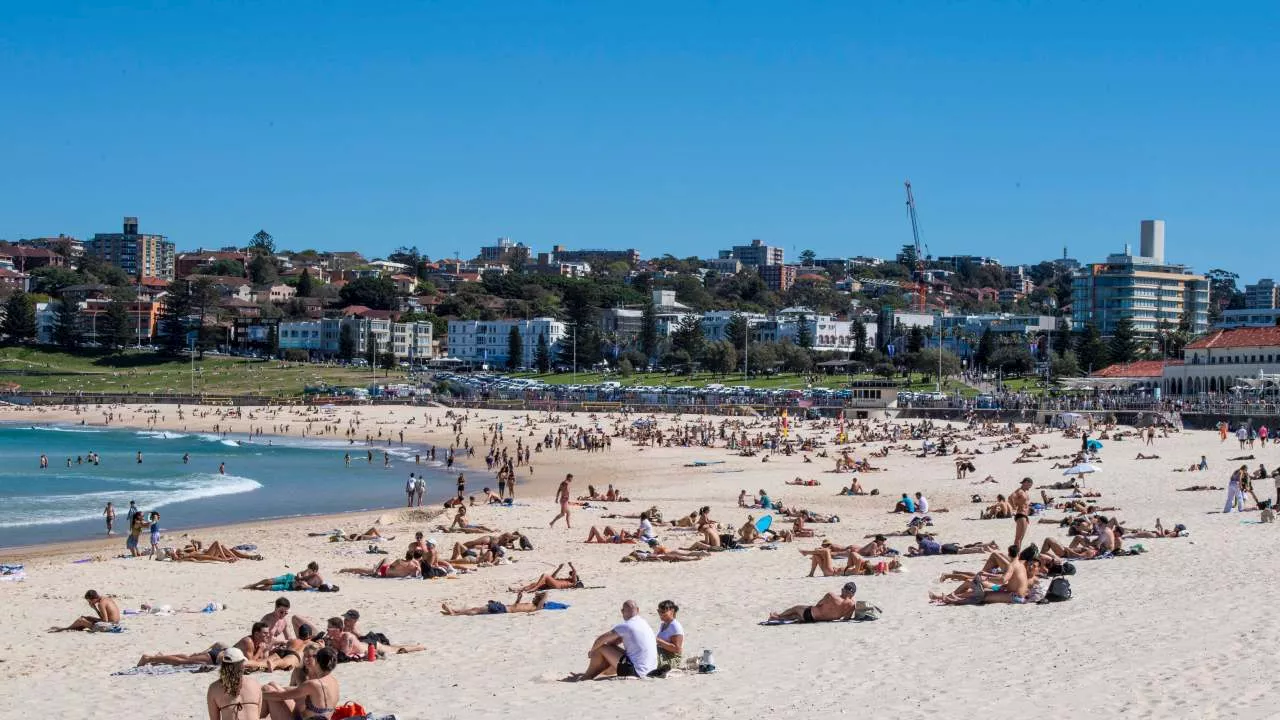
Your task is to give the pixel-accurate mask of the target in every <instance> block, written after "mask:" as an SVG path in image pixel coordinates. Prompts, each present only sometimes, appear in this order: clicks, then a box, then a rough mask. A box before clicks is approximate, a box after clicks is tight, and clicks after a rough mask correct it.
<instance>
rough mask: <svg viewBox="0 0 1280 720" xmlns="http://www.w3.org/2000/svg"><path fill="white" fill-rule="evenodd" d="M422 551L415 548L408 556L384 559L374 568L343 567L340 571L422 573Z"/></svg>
mask: <svg viewBox="0 0 1280 720" xmlns="http://www.w3.org/2000/svg"><path fill="white" fill-rule="evenodd" d="M422 557H423V555H422V551H421V550H415V551H414V553H413V555H411V556H410V557H408V558H397V559H395V560H383V561H381V562H379V563H378V564H377V565H375V566H373V568H355V567H351V568H342V569H341V570H339V571H338V572H340V573H347V574H349V575H361V576H363V577H383V578H402V577H419V576H420V575H422Z"/></svg>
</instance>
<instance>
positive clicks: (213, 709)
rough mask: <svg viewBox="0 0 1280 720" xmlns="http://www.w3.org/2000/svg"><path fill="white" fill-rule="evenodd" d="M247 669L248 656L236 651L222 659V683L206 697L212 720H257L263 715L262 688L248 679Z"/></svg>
mask: <svg viewBox="0 0 1280 720" xmlns="http://www.w3.org/2000/svg"><path fill="white" fill-rule="evenodd" d="M244 665H245V657H244V653H242V652H240V651H239V650H237V649H236V648H228V649H226V650H223V651H222V653H221V654H220V655H219V656H218V679H217V680H215V681H214V682H213V683H212V684H211V685H209V691H208V692H207V693H205V702H206V704H207V705H208V708H209V720H257V719H258V718H259V717H260V716H261V715H262V686H260V685H258V681H257V680H254V679H253V678H247V677H245V676H244ZM271 717H273V718H274V717H275V715H272V716H271Z"/></svg>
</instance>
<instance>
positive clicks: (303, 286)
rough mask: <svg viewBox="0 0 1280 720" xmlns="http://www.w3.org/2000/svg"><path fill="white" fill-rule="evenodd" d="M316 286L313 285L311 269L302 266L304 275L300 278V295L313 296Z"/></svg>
mask: <svg viewBox="0 0 1280 720" xmlns="http://www.w3.org/2000/svg"><path fill="white" fill-rule="evenodd" d="M314 291H315V288H313V287H312V286H311V271H310V270H308V269H307V268H302V275H301V276H300V277H299V278H298V297H311V293H312V292H314Z"/></svg>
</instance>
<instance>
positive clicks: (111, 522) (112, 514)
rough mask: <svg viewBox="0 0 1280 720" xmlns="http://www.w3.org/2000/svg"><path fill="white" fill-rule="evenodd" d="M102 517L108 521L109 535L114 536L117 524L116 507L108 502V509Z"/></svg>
mask: <svg viewBox="0 0 1280 720" xmlns="http://www.w3.org/2000/svg"><path fill="white" fill-rule="evenodd" d="M102 516H103V517H105V518H106V519H107V535H114V534H115V524H116V508H115V506H114V505H112V504H111V503H110V502H107V507H106V509H104V510H103V511H102Z"/></svg>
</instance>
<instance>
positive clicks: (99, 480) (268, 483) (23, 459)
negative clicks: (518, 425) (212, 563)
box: [0, 425, 485, 548]
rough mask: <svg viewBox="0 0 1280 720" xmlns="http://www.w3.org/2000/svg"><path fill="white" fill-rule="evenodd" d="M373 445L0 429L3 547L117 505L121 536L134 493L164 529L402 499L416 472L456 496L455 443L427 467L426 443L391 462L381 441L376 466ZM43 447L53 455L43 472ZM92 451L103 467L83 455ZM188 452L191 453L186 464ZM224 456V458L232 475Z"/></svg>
mask: <svg viewBox="0 0 1280 720" xmlns="http://www.w3.org/2000/svg"><path fill="white" fill-rule="evenodd" d="M268 443H269V444H268ZM384 447H385V446H384ZM368 449H369V448H367V447H366V446H364V445H361V444H359V443H357V444H356V445H348V444H347V442H346V441H345V440H340V439H332V440H310V439H308V440H303V439H298V438H282V437H265V436H259V437H256V438H253V439H252V440H251V439H250V438H249V436H247V435H235V434H231V435H226V436H222V435H213V434H201V433H190V434H188V433H177V432H161V431H155V432H151V431H135V430H101V429H96V428H85V427H56V426H35V427H33V426H18V425H0V547H11V546H14V545H29V544H32V543H42V542H52V541H58V540H80V539H85V538H92V537H102V536H105V534H106V525H105V523H104V521H103V518H102V510H103V508H104V507H105V506H106V504H107V502H108V501H111V502H113V503H115V507H116V525H115V529H116V534H117V535H123V534H124V533H122V530H124V531H125V532H127V527H126V522H125V515H126V513H127V511H128V507H129V501H130V500H133V501H135V502H136V503H137V505H138V507H139V508H141V509H142V510H144V511H148V512H149V511H151V510H157V511H159V512H160V526H161V527H162V528H164V529H166V530H170V529H181V528H189V527H196V526H202V525H221V524H224V523H232V522H242V521H247V520H259V519H266V518H279V517H293V516H299V515H314V514H323V513H335V512H346V511H352V510H368V509H375V508H387V507H401V506H403V505H404V484H405V480H406V479H407V478H408V474H409V473H410V472H415V473H419V472H420V473H425V474H426V476H427V495H426V497H427V499H429V500H435V499H437V498H438V499H443V498H445V497H448V496H449V495H451V494H452V493H453V491H454V488H455V484H454V483H455V480H456V477H457V474H456V472H448V471H446V470H445V469H444V462H443V458H444V456H445V453H447V449H444V448H442V449H439V450H438V451H437V457H438V458H440V460H438V461H436V462H434V463H429V462H428V461H427V459H426V457H425V455H426V453H427V450H428V449H429V446H414V445H395V446H393V447H391V448H385V449H387V450H388V451H389V452H390V454H391V458H392V462H391V468H390V469H384V468H383V466H382V450H383V449H384V448H374V461H373V463H372V464H370V463H368V462H367V461H366V451H367V450H368ZM139 451H141V452H142V456H143V462H142V463H141V464H139V463H138V462H137V459H136V453H138V452H139ZM346 452H350V453H351V460H352V462H351V467H349V468H348V467H345V465H344V462H343V455H344V454H345V453H346ZM41 453H44V454H46V455H48V457H49V468H48V469H46V470H41V469H40V465H39V459H40V454H41ZM90 453H97V454H98V456H99V464H97V465H94V464H92V463H89V462H88V461H87V459H86V460H85V462H83V463H81V464H77V463H76V458H77V457H81V458H87V457H88V455H89V454H90ZM183 453H190V455H191V458H190V462H189V463H188V464H183V462H182V455H183ZM415 453H422V454H423V455H424V458H423V460H422V464H421V465H415V464H414V454H415ZM67 458H71V466H70V467H67ZM219 463H226V474H225V475H223V474H219V472H218V465H219ZM468 475H469V477H470V476H471V475H473V474H471V473H469V474H468ZM483 482H485V481H484V480H481V474H474V478H472V483H471V485H473V486H474V487H475V488H476V490H477V491H478V490H479V488H480V484H481V483H483ZM424 503H425V501H424ZM321 529H324V528H321ZM221 539H222V540H224V541H234V540H235V538H221ZM143 541H144V543H145V541H146V538H143ZM120 544H121V548H123V547H124V539H123V537H121V540H120Z"/></svg>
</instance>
